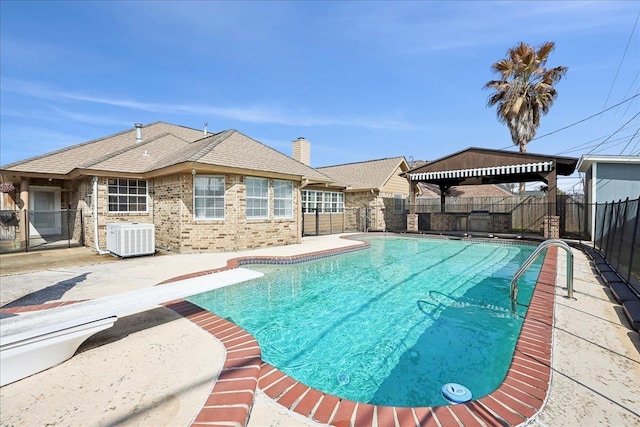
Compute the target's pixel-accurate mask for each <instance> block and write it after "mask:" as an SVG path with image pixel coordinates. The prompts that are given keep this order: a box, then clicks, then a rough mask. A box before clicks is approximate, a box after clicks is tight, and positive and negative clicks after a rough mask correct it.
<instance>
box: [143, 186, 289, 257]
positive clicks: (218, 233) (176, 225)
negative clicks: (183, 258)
mask: <svg viewBox="0 0 640 427" xmlns="http://www.w3.org/2000/svg"><path fill="white" fill-rule="evenodd" d="M298 193H299V189H298V185H297V184H296V183H294V187H293V194H294V201H293V218H286V219H277V218H273V185H272V182H270V187H269V198H270V203H269V207H270V213H269V219H258V220H253V219H247V218H246V214H245V208H246V196H245V194H246V193H245V184H244V176H240V175H225V212H224V219H223V220H196V219H194V214H193V196H192V194H193V176H192V175H191V174H182V175H179V176H175V177H167V178H163V180H162V181H160V180H159V179H157V180H156V186H155V198H156V202H155V206H156V211H155V216H156V218H155V222H156V243H157V244H158V245H159V246H160V247H167V248H171V249H172V250H175V251H178V252H181V253H197V252H222V251H232V250H241V249H252V248H261V247H266V246H280V245H289V244H293V243H298V242H299V226H298V218H297V214H296V213H297V212H298V209H299V205H298Z"/></svg>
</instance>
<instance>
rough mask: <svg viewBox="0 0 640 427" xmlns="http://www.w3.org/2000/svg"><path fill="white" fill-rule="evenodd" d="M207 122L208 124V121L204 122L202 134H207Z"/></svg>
mask: <svg viewBox="0 0 640 427" xmlns="http://www.w3.org/2000/svg"><path fill="white" fill-rule="evenodd" d="M208 124H209V122H204V131H203V132H204V136H207V135H208V133H207V125H208Z"/></svg>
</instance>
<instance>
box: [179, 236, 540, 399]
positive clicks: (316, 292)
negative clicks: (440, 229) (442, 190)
mask: <svg viewBox="0 0 640 427" xmlns="http://www.w3.org/2000/svg"><path fill="white" fill-rule="evenodd" d="M367 240H368V241H369V242H370V243H371V247H370V248H369V249H365V250H362V251H357V252H352V253H348V254H345V255H338V256H333V257H329V258H324V259H321V260H317V261H309V262H304V263H300V264H294V265H251V266H247V267H249V268H251V269H254V270H259V271H262V272H264V273H265V276H264V277H262V278H260V279H256V280H252V281H250V282H246V283H241V284H237V285H234V286H230V287H227V288H223V289H218V290H215V291H211V292H208V293H206V294H201V295H197V296H194V297H191V298H189V300H190V301H191V302H193V303H195V304H197V305H199V306H201V307H203V308H205V309H207V310H209V311H211V312H214V313H216V314H218V315H220V316H222V317H225V318H227V319H229V320H231V321H233V322H234V323H236V324H237V325H239V326H241V327H243V328H245V329H246V330H247V331H249V332H250V333H251V334H252V335H253V336H254V337H255V338H256V339H257V340H258V342H259V343H260V347H261V349H262V358H263V360H265V361H266V362H268V363H270V364H272V365H274V366H276V367H277V368H279V369H280V370H281V371H283V372H285V373H287V374H288V375H289V376H291V377H293V378H294V379H296V380H298V381H300V382H302V383H304V384H307V385H309V386H311V387H314V388H316V389H318V390H321V391H324V392H327V393H331V394H334V395H336V396H340V397H343V398H348V399H351V400H355V401H359V402H368V403H372V404H379V405H393V406H434V405H443V404H446V403H447V402H446V401H445V400H444V399H443V398H442V396H441V388H442V385H443V384H445V383H451V382H453V383H459V384H463V385H464V386H466V387H467V388H469V389H470V390H471V392H472V393H473V397H474V398H479V397H481V396H484V395H486V394H489V393H491V392H492V391H493V390H495V389H496V388H497V387H498V386H499V385H500V383H501V382H502V380H503V379H504V376H505V374H506V372H507V369H508V367H509V364H510V362H511V359H512V356H513V351H514V346H515V342H516V339H517V337H518V334H519V331H520V327H521V325H522V317H523V316H524V314H525V312H526V305H527V304H528V301H529V300H530V298H531V294H532V291H533V285H534V283H535V281H536V278H537V275H538V273H539V270H540V265H541V262H537V264H536V265H534V266H533V267H532V268H530V269H529V271H528V272H527V273H526V274H525V276H524V277H523V278H522V279H520V281H519V294H518V301H519V303H520V304H521V305H519V306H518V308H517V310H518V312H517V313H516V314H514V313H512V311H511V303H510V299H509V282H510V280H511V278H512V277H513V275H514V274H515V272H516V270H517V269H518V267H519V266H520V265H522V263H523V262H524V261H525V260H526V258H527V257H528V256H529V255H530V254H531V252H533V250H534V249H535V247H533V246H527V245H505V244H492V243H469V242H463V241H456V240H440V239H418V238H395V237H379V238H369V239H367Z"/></svg>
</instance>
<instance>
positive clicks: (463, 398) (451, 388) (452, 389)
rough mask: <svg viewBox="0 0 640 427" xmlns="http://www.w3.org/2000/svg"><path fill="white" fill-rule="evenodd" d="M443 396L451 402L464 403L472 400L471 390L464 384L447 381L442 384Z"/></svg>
mask: <svg viewBox="0 0 640 427" xmlns="http://www.w3.org/2000/svg"><path fill="white" fill-rule="evenodd" d="M442 397H444V398H445V399H446V400H447V401H449V402H451V403H464V402H468V401H470V400H471V391H470V390H469V389H468V388H466V387H465V386H463V385H460V384H456V383H447V384H445V385H443V386H442Z"/></svg>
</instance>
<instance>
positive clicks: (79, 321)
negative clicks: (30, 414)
mask: <svg viewBox="0 0 640 427" xmlns="http://www.w3.org/2000/svg"><path fill="white" fill-rule="evenodd" d="M262 276H263V273H260V272H257V271H253V270H249V269H246V268H235V269H232V270H225V271H221V272H218V273H213V274H206V275H202V276H197V277H192V278H188V279H184V280H179V281H176V282H172V283H168V284H164V285H160V286H154V287H151V288H143V289H137V290H135V291H130V292H125V293H121V294H116V295H111V296H106V297H101V298H96V299H93V300H89V301H84V302H80V303H77V304H71V305H66V306H62V307H56V308H52V309H50V310H44V311H38V312H34V313H28V314H24V315H20V316H15V317H9V318H5V319H2V320H0V386H4V385H5V384H10V383H12V382H14V381H18V380H20V379H22V378H25V377H28V376H29V375H33V374H35V373H37V372H40V371H44V370H45V369H48V368H51V367H52V366H55V365H58V364H60V363H62V362H64V361H65V360H67V359H69V358H71V356H73V355H74V354H75V352H76V350H78V347H80V345H81V344H82V343H83V342H84V341H85V340H86V339H87V338H89V337H90V336H91V335H93V334H95V333H97V332H100V331H102V330H105V329H108V328H110V327H111V326H113V324H114V323H115V322H116V320H118V316H123V315H125V314H130V313H133V312H136V311H141V310H145V309H149V308H152V307H154V306H157V305H158V304H163V303H166V302H169V301H173V300H176V299H181V298H186V297H188V296H191V295H196V294H199V293H202V292H207V291H210V290H213V289H218V288H222V287H225V286H229V285H233V284H236V283H240V282H244V281H247V280H251V279H256V278H258V277H262Z"/></svg>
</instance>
